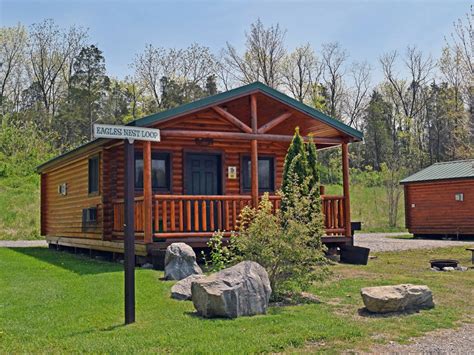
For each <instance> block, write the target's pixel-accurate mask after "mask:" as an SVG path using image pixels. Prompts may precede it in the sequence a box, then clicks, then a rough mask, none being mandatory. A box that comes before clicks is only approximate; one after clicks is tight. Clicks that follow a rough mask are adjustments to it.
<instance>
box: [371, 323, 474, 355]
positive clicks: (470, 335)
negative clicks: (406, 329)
mask: <svg viewBox="0 0 474 355" xmlns="http://www.w3.org/2000/svg"><path fill="white" fill-rule="evenodd" d="M473 344H474V324H473V323H470V324H464V325H462V326H461V327H460V328H458V329H448V330H437V331H434V332H431V333H428V334H426V335H424V336H422V337H418V338H413V339H412V341H411V342H410V343H409V344H406V345H400V344H397V343H393V344H388V345H381V346H377V347H375V348H373V349H371V352H370V353H372V354H423V355H445V354H446V355H447V354H459V355H461V354H463V355H464V354H466V355H467V354H474V347H473Z"/></svg>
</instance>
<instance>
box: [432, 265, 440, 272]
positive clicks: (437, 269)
mask: <svg viewBox="0 0 474 355" xmlns="http://www.w3.org/2000/svg"><path fill="white" fill-rule="evenodd" d="M431 271H441V269H440V268H439V267H437V266H433V267H432V268H431Z"/></svg>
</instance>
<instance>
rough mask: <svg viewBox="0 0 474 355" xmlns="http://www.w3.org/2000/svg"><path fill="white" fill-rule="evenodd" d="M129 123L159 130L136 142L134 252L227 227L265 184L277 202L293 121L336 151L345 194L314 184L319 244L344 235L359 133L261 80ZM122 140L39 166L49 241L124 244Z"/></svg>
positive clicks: (348, 235)
mask: <svg viewBox="0 0 474 355" xmlns="http://www.w3.org/2000/svg"><path fill="white" fill-rule="evenodd" d="M129 125H130V126H135V127H151V128H158V129H160V133H161V141H160V142H153V143H152V142H144V141H141V142H140V141H136V142H135V143H134V153H135V155H134V162H135V184H134V185H135V186H134V189H135V201H134V204H135V206H134V213H135V214H134V217H135V237H136V243H135V245H136V247H135V249H136V253H137V255H141V256H145V257H146V256H149V255H151V254H152V253H153V251H156V250H163V249H164V248H166V246H167V245H169V244H170V243H172V242H175V241H184V242H186V243H188V244H189V245H191V246H192V247H196V248H198V247H204V246H206V242H207V241H208V239H209V237H210V236H212V234H213V232H214V231H216V230H222V231H226V233H229V231H232V230H235V228H236V225H237V219H238V216H239V213H240V210H241V209H242V208H243V207H244V206H246V205H256V204H257V203H258V201H259V198H260V197H261V195H262V194H263V193H264V192H268V193H269V194H270V198H271V201H272V203H273V204H274V207H275V208H278V206H279V197H278V196H277V194H276V191H277V190H278V189H279V187H280V185H281V182H282V172H283V165H284V159H285V155H286V152H287V149H288V146H289V144H290V142H291V139H292V136H293V134H294V131H295V127H299V129H300V133H301V134H302V135H303V136H304V137H307V136H308V135H312V136H313V139H314V142H315V143H316V146H317V148H318V149H327V148H337V147H339V149H341V150H342V173H343V195H341V196H335V195H326V194H324V187H321V191H322V204H323V211H324V216H325V217H324V219H325V230H326V235H325V236H324V237H323V242H324V243H326V244H331V245H345V244H351V243H352V230H351V218H350V196H349V154H348V144H350V143H352V142H358V141H361V140H362V133H361V132H359V131H357V130H355V129H353V128H351V127H349V126H347V125H345V124H343V123H342V122H340V121H338V120H336V119H334V118H332V117H329V116H327V115H325V114H323V113H322V112H320V111H318V110H315V109H314V108H312V107H309V106H307V105H304V104H302V103H301V102H298V101H296V100H294V99H292V98H290V97H289V96H287V95H285V94H283V93H281V92H279V91H277V90H274V89H272V88H270V87H268V86H266V85H264V84H262V83H259V82H255V83H253V84H249V85H245V86H242V87H239V88H236V89H233V90H230V91H227V92H223V93H219V94H217V95H213V96H210V97H207V98H204V99H201V100H198V101H195V102H192V103H189V104H185V105H182V106H179V107H176V108H173V109H170V110H167V111H164V112H159V113H157V114H153V115H150V116H147V117H143V118H141V119H137V120H135V121H133V122H130V123H129ZM124 145H125V144H124V141H123V140H116V139H104V138H100V139H95V140H93V141H90V142H88V143H86V144H84V145H82V146H80V147H78V148H76V149H74V150H72V151H69V152H67V153H65V154H63V155H61V156H58V157H56V158H54V159H52V160H50V161H48V162H46V163H44V164H42V165H41V166H39V167H38V172H39V174H40V175H41V234H42V235H43V236H45V238H46V240H47V242H48V243H49V244H50V246H52V245H60V246H66V247H74V248H85V249H90V250H103V251H109V252H114V253H122V252H123V235H124V226H123V225H124V170H125V167H124V162H125V159H124ZM132 161H133V160H132Z"/></svg>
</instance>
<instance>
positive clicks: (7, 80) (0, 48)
mask: <svg viewBox="0 0 474 355" xmlns="http://www.w3.org/2000/svg"><path fill="white" fill-rule="evenodd" d="M26 41H27V33H26V30H25V28H24V27H23V26H22V25H20V24H18V25H17V26H15V27H4V28H1V29H0V106H3V102H4V98H6V97H8V96H9V94H10V93H12V92H13V91H14V87H15V86H16V85H18V81H17V80H15V79H18V74H19V72H20V70H21V65H22V62H23V60H24V54H25V47H26ZM13 82H14V83H13ZM9 89H10V90H9Z"/></svg>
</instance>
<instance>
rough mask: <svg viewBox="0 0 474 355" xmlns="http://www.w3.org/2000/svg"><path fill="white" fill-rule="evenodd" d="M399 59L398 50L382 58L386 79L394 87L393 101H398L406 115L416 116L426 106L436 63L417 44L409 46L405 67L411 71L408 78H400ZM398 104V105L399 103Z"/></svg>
mask: <svg viewBox="0 0 474 355" xmlns="http://www.w3.org/2000/svg"><path fill="white" fill-rule="evenodd" d="M397 59H398V54H397V52H396V51H393V52H390V53H387V54H384V55H383V56H382V57H381V58H380V63H381V64H382V70H383V73H384V76H385V80H386V81H387V82H388V83H389V85H390V86H391V87H392V89H393V90H392V91H391V94H392V95H393V97H392V101H394V102H395V101H398V102H397V103H399V105H400V107H401V108H402V110H403V113H404V114H405V116H406V117H411V118H413V117H415V116H416V115H418V114H419V113H421V111H422V110H423V109H424V108H425V106H426V101H427V97H426V87H427V84H428V82H429V80H430V79H431V78H432V74H433V69H434V68H435V66H436V63H435V62H434V61H433V58H432V57H431V56H428V57H427V58H425V57H424V56H423V53H422V52H421V51H419V50H418V49H417V48H416V47H415V46H412V47H408V48H407V52H406V56H405V60H404V63H405V67H406V69H407V70H408V72H409V77H408V78H407V79H398V78H397V77H398V74H397V73H396V72H395V64H396V61H397ZM397 106H398V105H397Z"/></svg>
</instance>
